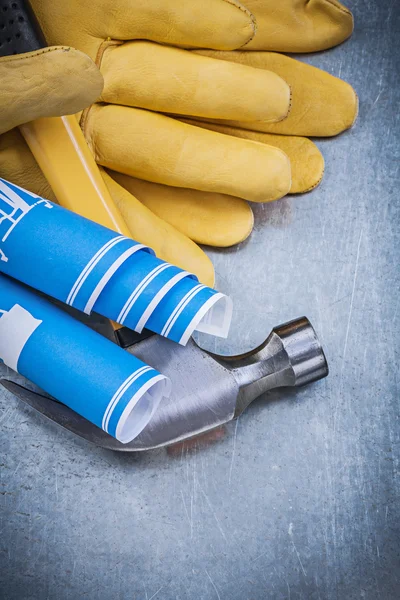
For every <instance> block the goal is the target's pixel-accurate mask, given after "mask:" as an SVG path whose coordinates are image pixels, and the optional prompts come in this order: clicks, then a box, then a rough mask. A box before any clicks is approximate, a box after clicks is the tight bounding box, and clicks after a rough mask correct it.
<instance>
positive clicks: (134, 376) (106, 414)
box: [101, 365, 153, 433]
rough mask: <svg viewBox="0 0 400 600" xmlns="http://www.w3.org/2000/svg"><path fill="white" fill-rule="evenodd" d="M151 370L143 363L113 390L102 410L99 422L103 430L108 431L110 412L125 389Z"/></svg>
mask: <svg viewBox="0 0 400 600" xmlns="http://www.w3.org/2000/svg"><path fill="white" fill-rule="evenodd" d="M151 370H153V369H152V367H149V366H148V365H144V366H143V367H141V368H140V369H138V370H137V371H135V372H134V373H131V375H129V377H128V378H127V379H125V381H124V382H123V383H122V384H121V385H120V387H119V388H118V389H117V391H116V392H115V394H114V396H113V397H112V398H111V400H110V402H109V404H108V406H107V408H106V410H105V412H104V416H103V420H102V423H101V426H102V428H103V429H104V431H106V432H107V433H108V424H109V422H110V419H111V416H112V413H113V412H114V409H115V407H116V406H117V404H118V402H119V401H120V399H121V398H122V396H123V395H124V394H125V392H126V391H127V389H128V388H129V387H130V386H131V385H132V383H134V382H135V381H136V380H137V379H139V377H141V376H142V375H144V374H145V373H147V372H148V371H151Z"/></svg>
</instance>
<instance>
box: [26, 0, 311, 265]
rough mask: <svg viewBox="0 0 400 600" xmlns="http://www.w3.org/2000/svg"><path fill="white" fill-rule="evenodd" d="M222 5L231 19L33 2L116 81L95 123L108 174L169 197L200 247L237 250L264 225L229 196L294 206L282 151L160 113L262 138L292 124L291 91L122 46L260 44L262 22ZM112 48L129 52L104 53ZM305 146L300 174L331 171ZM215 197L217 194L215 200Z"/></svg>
mask: <svg viewBox="0 0 400 600" xmlns="http://www.w3.org/2000/svg"><path fill="white" fill-rule="evenodd" d="M219 4H220V6H219V9H220V10H221V11H222V10H223V11H225V13H224V14H223V15H222V13H221V12H219V13H218V14H217V13H216V12H215V10H216V6H217V3H211V2H208V3H207V4H206V5H204V3H201V7H200V4H199V3H197V2H194V3H193V2H189V1H186V2H182V1H181V0H179V1H178V0H176V1H175V2H171V1H170V0H164V1H163V2H162V1H157V2H156V1H155V0H151V1H148V2H144V1H143V2H138V1H133V0H124V2H120V3H118V5H117V6H115V3H113V5H112V6H111V3H110V0H102V1H101V2H98V3H96V5H95V7H93V6H91V7H90V8H89V7H88V5H87V4H86V3H79V2H77V1H75V2H69V3H63V2H61V0H58V1H56V2H54V1H53V2H50V1H49V0H35V1H34V2H33V6H34V8H35V10H36V11H37V13H38V16H39V20H40V22H41V25H42V27H43V29H44V31H45V34H46V35H47V38H48V40H49V41H50V42H52V41H54V40H56V39H57V40H60V41H66V40H69V42H70V43H73V44H75V45H77V46H78V47H79V48H81V49H82V50H85V51H86V52H88V53H89V54H90V55H91V56H92V57H93V58H96V59H97V62H98V63H99V64H100V66H101V69H102V72H103V75H104V77H105V80H106V87H105V90H104V94H103V96H102V100H103V103H101V104H97V105H95V106H94V107H93V108H92V109H91V110H90V111H89V112H88V113H87V114H86V115H85V119H84V121H83V123H84V130H85V133H86V135H87V137H88V140H89V142H90V144H91V147H92V149H93V151H94V154H95V156H96V159H97V161H98V162H99V164H102V165H104V166H106V167H109V168H112V169H114V170H118V171H122V172H123V173H124V176H120V177H124V178H125V179H128V178H127V177H126V175H128V176H129V175H135V176H136V177H139V178H140V180H134V179H128V181H122V180H121V181H122V182H123V183H124V185H125V186H126V187H127V188H128V189H132V187H131V184H132V183H133V184H134V185H135V186H136V187H137V186H138V185H139V184H140V186H141V188H142V192H143V188H145V189H147V190H148V189H149V186H152V188H153V191H152V192H151V196H153V195H154V194H153V192H155V191H156V190H158V191H160V193H161V199H162V202H163V207H164V208H165V212H166V213H168V218H169V221H170V222H174V223H175V225H176V226H177V227H179V228H180V230H181V231H184V232H185V233H187V234H188V235H190V237H192V239H195V240H197V241H201V242H203V243H210V244H215V245H230V244H232V243H235V242H237V241H240V240H242V239H244V238H245V237H246V236H247V235H248V233H249V232H250V230H251V226H252V216H251V211H250V210H249V209H248V208H247V205H246V204H245V203H243V202H242V201H240V200H239V199H237V198H231V197H230V196H225V195H221V192H224V193H225V194H226V193H228V194H231V195H238V196H241V197H244V198H247V199H250V200H256V201H266V200H272V199H275V198H278V197H280V196H282V195H284V194H285V193H286V192H287V191H288V190H289V188H290V184H291V182H290V169H289V163H288V159H287V156H286V154H285V153H283V152H282V151H281V150H280V149H279V144H275V147H274V146H271V145H268V144H264V143H261V144H260V143H254V141H252V140H250V141H249V140H248V139H241V138H243V137H245V136H244V135H242V134H240V135H236V136H235V137H233V136H230V135H229V136H226V135H221V134H218V133H215V132H210V131H206V130H205V129H204V128H198V127H193V126H190V125H188V124H187V123H181V122H179V121H175V120H173V119H171V118H170V117H168V116H165V115H163V114H160V113H172V114H181V115H186V116H188V117H191V116H195V117H200V118H210V119H228V118H229V119H231V120H232V121H241V120H245V121H246V123H248V126H249V127H252V125H251V123H254V122H259V121H262V122H265V121H269V122H274V121H280V120H281V119H282V118H284V117H285V116H286V114H287V111H288V106H289V88H288V86H287V85H286V84H285V83H284V82H283V81H282V80H281V79H280V78H279V77H277V76H276V74H274V73H273V72H270V71H267V70H261V69H258V68H257V69H254V68H248V67H246V66H242V65H237V64H233V63H232V61H230V62H225V63H224V62H223V61H220V60H215V59H212V58H209V57H204V56H203V57H200V56H198V55H195V54H193V53H191V52H187V51H186V50H182V49H178V48H172V47H168V46H165V45H163V46H160V45H159V44H156V43H153V42H145V41H136V42H127V43H121V40H126V39H128V40H129V39H135V38H141V37H147V38H150V39H152V40H156V41H159V42H162V43H167V42H169V43H173V44H177V45H184V46H191V47H193V46H206V45H210V46H211V45H213V46H214V47H218V48H226V47H229V46H230V47H234V46H235V45H244V44H246V43H248V41H247V39H245V38H246V36H247V38H248V39H249V38H251V37H252V36H253V33H254V30H253V20H252V17H251V15H250V14H249V13H248V12H247V11H245V10H243V7H242V8H239V9H238V8H237V6H235V5H234V4H233V3H232V4H229V3H223V2H222V3H219ZM222 6H223V8H222ZM289 8H290V7H289ZM193 11H194V12H193ZM227 11H229V15H228V12H227ZM199 13H200V14H199ZM233 14H235V19H239V18H240V19H241V21H240V27H237V25H238V21H236V22H235V23H233V20H234V19H233ZM216 16H218V17H220V18H222V21H221V23H224V24H228V28H227V31H228V32H229V34H230V35H229V36H228V35H227V34H226V32H225V33H224V35H223V39H222V40H221V38H220V36H221V23H220V24H219V25H218V20H217V19H216V18H215V17H216ZM204 19H206V26H204ZM210 24H211V25H210ZM204 29H206V30H207V31H208V32H211V33H209V36H208V37H207V36H205V37H204ZM222 29H224V30H225V28H224V27H223V28H222ZM239 30H240V32H241V39H240V44H238V35H237V32H238V31H239ZM243 32H245V35H243ZM107 37H111V38H114V40H117V41H113V40H109V41H106V42H105V43H102V40H104V39H106V38H107ZM227 37H230V38H231V39H229V40H227ZM217 38H219V39H217ZM232 38H235V39H234V40H233V39H232ZM118 40H119V41H118ZM218 58H220V57H218ZM221 58H222V56H221ZM164 82H165V83H166V87H165V88H164V87H162V86H163V85H164ZM136 107H140V108H136ZM143 109H146V110H143ZM147 109H150V110H151V111H159V113H155V112H150V111H149V110H147ZM252 135H253V134H251V133H249V134H248V137H249V138H251V137H252ZM256 141H257V140H256ZM262 141H264V140H262ZM282 143H284V142H282ZM299 143H300V144H301V147H302V148H303V149H304V148H305V147H307V149H308V152H305V153H303V155H299V154H298V153H297V151H296V152H295V153H294V155H295V156H296V159H297V162H298V163H299V162H300V163H301V165H300V166H302V167H303V166H304V165H308V164H310V162H312V161H310V157H311V155H313V157H314V159H315V161H316V162H317V163H318V162H319V164H320V165H321V161H322V159H321V157H320V155H319V153H318V151H317V150H316V149H315V147H313V146H312V145H311V142H309V143H308V146H307V141H305V140H299ZM297 147H298V146H296V148H297ZM299 156H304V160H303V159H301V160H299ZM143 180H152V181H155V182H158V183H161V184H168V185H174V186H178V187H177V188H176V192H177V195H176V196H175V195H174V190H171V189H170V188H168V187H166V186H165V185H158V186H154V184H150V183H147V182H146V181H143ZM109 183H110V182H109ZM110 185H112V184H110ZM115 185H117V184H115V183H114V186H115ZM304 185H305V184H304V183H303V187H304ZM179 187H181V188H186V187H190V188H197V189H194V190H190V191H189V190H185V189H180V190H179V189H178V188H179ZM309 187H312V186H309ZM116 191H117V193H118V194H119V195H120V196H121V202H120V207H121V210H122V212H123V214H124V217H125V219H126V220H127V221H128V223H129V225H131V221H132V220H133V221H135V220H136V209H137V208H136V205H135V204H134V202H133V200H132V197H128V196H127V195H126V192H125V195H124V194H123V193H122V189H121V188H120V187H118V188H116ZM139 191H140V190H139ZM208 191H210V192H212V193H211V194H207V193H205V192H208ZM114 192H115V190H114ZM142 192H140V193H142ZM143 193H144V192H143ZM114 197H115V194H114ZM139 197H140V196H139ZM140 199H142V198H141V197H140ZM168 199H169V200H168ZM177 200H179V201H180V200H182V203H179V204H178V203H177ZM168 201H169V204H168ZM172 208H174V211H173V210H172ZM191 217H193V218H191ZM174 219H175V220H174ZM133 235H134V234H133ZM134 237H138V236H135V235H134ZM148 243H150V244H151V241H148ZM151 245H153V246H154V244H151ZM172 262H177V261H172Z"/></svg>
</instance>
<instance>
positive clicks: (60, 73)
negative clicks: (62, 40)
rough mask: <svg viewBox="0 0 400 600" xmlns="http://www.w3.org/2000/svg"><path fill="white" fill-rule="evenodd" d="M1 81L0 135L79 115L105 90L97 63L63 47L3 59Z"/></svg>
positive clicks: (0, 71) (0, 67)
mask: <svg viewBox="0 0 400 600" xmlns="http://www.w3.org/2000/svg"><path fill="white" fill-rule="evenodd" d="M0 81H1V86H0V106H1V111H0V133H3V132H4V131H9V130H10V129H12V128H13V127H16V126H17V125H21V124H22V123H27V122H28V121H33V120H34V119H36V118H38V117H58V116H61V115H70V114H74V113H76V112H79V111H80V110H83V109H84V108H86V107H87V106H89V105H90V104H92V102H94V101H95V100H96V99H97V98H98V97H99V96H100V94H101V90H102V88H103V78H102V76H101V73H100V71H99V70H98V68H97V67H96V65H95V64H94V62H93V61H92V60H91V59H90V58H89V57H88V56H86V54H83V53H82V52H79V51H78V50H74V49H73V48H67V47H61V46H58V47H52V48H44V49H42V50H36V51H35V52H29V53H27V54H19V55H12V56H4V57H2V58H0Z"/></svg>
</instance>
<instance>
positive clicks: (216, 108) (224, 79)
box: [101, 41, 290, 121]
mask: <svg viewBox="0 0 400 600" xmlns="http://www.w3.org/2000/svg"><path fill="white" fill-rule="evenodd" d="M101 71H102V74H103V76H104V82H105V85H104V90H103V94H102V100H104V101H105V102H109V103H112V104H123V105H125V106H134V107H138V108H146V109H149V110H153V111H158V112H166V113H174V114H179V115H192V116H201V117H210V118H214V119H235V120H245V121H279V120H281V119H283V118H284V117H286V115H287V113H288V111H289V105H290V88H289V86H288V85H287V83H286V82H285V81H283V79H281V78H280V77H279V76H278V75H276V73H273V72H272V71H267V70H264V69H263V70H261V69H254V68H252V67H247V66H245V65H240V64H235V63H233V62H227V61H222V60H215V59H213V58H207V57H205V56H199V55H197V54H194V53H193V52H188V51H187V50H181V49H179V48H172V47H168V46H161V45H160V44H154V43H152V42H145V41H137V42H131V43H127V44H110V45H108V47H107V48H106V49H105V51H104V53H103V56H102V61H101Z"/></svg>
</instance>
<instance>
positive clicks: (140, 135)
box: [83, 104, 290, 202]
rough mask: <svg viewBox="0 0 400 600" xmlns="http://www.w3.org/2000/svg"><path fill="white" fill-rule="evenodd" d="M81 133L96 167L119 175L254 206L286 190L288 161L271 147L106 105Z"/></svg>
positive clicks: (89, 116) (91, 115) (92, 111)
mask: <svg viewBox="0 0 400 600" xmlns="http://www.w3.org/2000/svg"><path fill="white" fill-rule="evenodd" d="M83 127H84V131H85V134H86V137H87V139H88V142H89V144H90V146H91V148H92V151H93V153H94V155H95V157H96V160H97V162H98V164H101V165H102V166H105V167H107V168H109V169H112V170H113V171H118V172H120V173H125V175H131V176H133V177H138V178H139V179H145V180H147V181H154V182H155V183H163V184H166V185H172V186H176V187H184V188H193V189H197V190H202V191H205V192H217V193H221V194H228V195H230V196H238V197H240V198H244V199H246V200H253V201H255V202H267V201H269V200H276V199H278V198H281V197H282V196H284V195H285V194H287V192H288V191H289V189H290V163H289V159H288V158H287V156H286V154H284V153H283V152H282V151H281V150H279V149H278V148H273V147H272V146H266V145H264V144H259V143H257V142H253V141H251V140H239V139H236V138H234V137H231V136H225V135H221V134H219V133H216V132H214V131H207V130H205V129H202V128H200V127H193V126H191V125H187V124H186V123H181V122H180V121H177V120H175V119H172V118H170V117H167V116H165V115H160V114H158V113H153V112H149V111H146V110H140V109H136V108H128V107H124V106H115V105H112V104H105V105H100V104H97V105H94V106H93V107H92V108H91V109H90V110H89V111H88V112H87V113H86V116H85V118H84V120H83Z"/></svg>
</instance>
